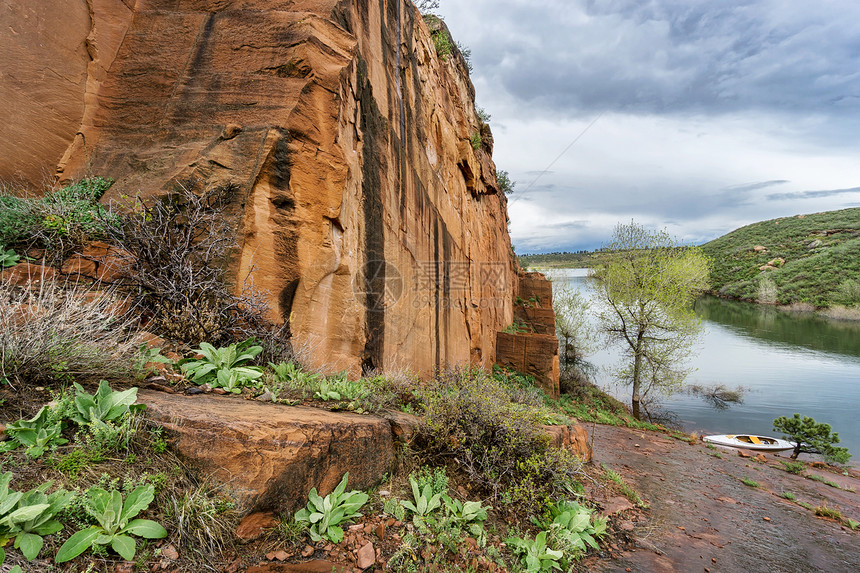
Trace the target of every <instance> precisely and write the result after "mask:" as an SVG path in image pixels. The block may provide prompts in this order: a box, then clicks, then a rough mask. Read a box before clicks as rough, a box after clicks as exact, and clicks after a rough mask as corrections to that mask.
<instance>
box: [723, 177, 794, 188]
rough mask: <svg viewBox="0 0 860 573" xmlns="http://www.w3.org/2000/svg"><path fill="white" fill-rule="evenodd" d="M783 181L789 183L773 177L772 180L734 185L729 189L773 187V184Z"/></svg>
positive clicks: (782, 182) (779, 183)
mask: <svg viewBox="0 0 860 573" xmlns="http://www.w3.org/2000/svg"><path fill="white" fill-rule="evenodd" d="M785 183H790V181H788V180H787V179H774V180H773V181H759V182H757V183H745V184H743V185H735V186H733V187H731V188H730V189H733V190H736V191H757V190H758V189H766V188H768V187H773V186H774V185H783V184H785Z"/></svg>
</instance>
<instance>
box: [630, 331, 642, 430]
mask: <svg viewBox="0 0 860 573" xmlns="http://www.w3.org/2000/svg"><path fill="white" fill-rule="evenodd" d="M643 334H644V333H643V332H642V331H641V330H640V331H639V334H638V335H637V337H636V348H635V350H634V352H635V356H634V357H633V399H632V406H633V417H634V418H636V419H637V420H640V419H641V418H640V417H639V416H640V414H639V376H640V373H641V370H642V336H643Z"/></svg>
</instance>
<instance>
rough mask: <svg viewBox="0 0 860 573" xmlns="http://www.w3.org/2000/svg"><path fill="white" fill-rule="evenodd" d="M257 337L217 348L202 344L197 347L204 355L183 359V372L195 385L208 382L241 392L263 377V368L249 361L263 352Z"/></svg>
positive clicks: (230, 390)
mask: <svg viewBox="0 0 860 573" xmlns="http://www.w3.org/2000/svg"><path fill="white" fill-rule="evenodd" d="M254 342H255V339H253V338H249V339H247V340H245V341H244V342H239V343H233V344H230V345H229V346H227V347H222V348H215V347H214V346H212V345H211V344H209V343H208V342H202V343H200V348H198V349H196V350H195V352H198V353H200V354H202V355H203V358H191V359H186V360H182V361H180V363H179V365H180V368H181V369H182V372H184V373H185V375H186V376H188V378H189V379H190V380H191V381H192V382H194V383H195V384H205V383H208V384H210V385H211V386H212V387H214V388H219V387H221V388H224V389H225V390H227V391H229V392H233V393H236V394H238V393H239V392H241V391H242V387H244V386H248V385H251V384H252V383H254V382H255V381H256V380H258V379H260V378H261V377H262V376H263V369H262V368H260V367H259V366H251V365H249V363H250V362H251V361H252V360H254V358H255V357H256V356H257V355H258V354H260V353H261V352H262V351H263V347H262V346H259V345H255V344H254Z"/></svg>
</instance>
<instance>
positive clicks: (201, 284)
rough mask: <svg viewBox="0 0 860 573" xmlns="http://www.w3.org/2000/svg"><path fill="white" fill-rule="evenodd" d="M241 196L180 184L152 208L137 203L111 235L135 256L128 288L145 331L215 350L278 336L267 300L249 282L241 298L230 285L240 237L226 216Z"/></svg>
mask: <svg viewBox="0 0 860 573" xmlns="http://www.w3.org/2000/svg"><path fill="white" fill-rule="evenodd" d="M236 192H237V189H236V188H235V186H232V185H226V186H221V187H214V188H211V189H208V190H204V191H200V192H196V191H195V184H194V182H188V183H185V184H181V185H178V186H177V188H176V191H175V192H174V193H172V194H170V195H168V196H166V197H164V198H162V199H160V200H158V201H155V202H154V203H152V204H150V205H143V204H142V203H140V202H139V201H138V203H137V205H138V207H137V209H136V211H135V212H134V213H133V214H132V215H130V216H128V217H125V218H124V220H123V224H122V225H121V226H120V228H118V229H116V230H115V232H114V233H113V238H114V240H115V241H116V242H117V243H119V244H120V246H122V247H123V248H124V249H125V250H126V251H127V252H128V253H130V254H131V256H132V259H133V260H132V263H131V268H130V269H129V276H130V279H129V284H128V285H127V286H128V287H129V288H130V290H131V296H132V298H133V300H134V303H135V305H136V306H137V307H138V308H139V309H140V310H141V313H142V314H143V317H144V320H145V321H147V322H146V326H147V329H149V330H152V331H154V332H156V333H157V334H159V335H161V336H164V337H166V338H170V339H173V340H178V341H182V342H187V343H189V344H199V343H200V342H204V341H205V342H209V343H212V344H214V345H216V346H217V345H225V344H229V343H231V342H235V341H237V340H244V339H246V338H248V337H250V336H256V337H257V338H266V336H267V335H268V334H269V333H271V332H272V327H271V325H270V324H269V323H268V322H267V321H266V319H265V315H266V312H267V310H268V307H267V305H266V303H265V300H264V297H263V296H262V294H261V293H259V292H257V291H255V290H254V289H253V287H252V286H251V285H249V284H245V285H243V286H242V288H241V290H240V292H239V294H235V290H234V288H233V286H232V285H230V284H229V281H228V273H227V270H226V268H227V265H228V263H229V259H230V256H231V254H232V251H233V249H234V247H235V246H236V242H235V235H236V233H235V228H234V225H233V224H232V223H231V222H230V221H231V217H229V215H228V214H227V213H226V210H227V208H228V205H229V202H230V199H231V197H232V196H234V195H235V194H236ZM236 290H239V289H236ZM277 339H278V336H277V333H275V334H274V335H272V336H271V342H272V343H275V342H276V341H277Z"/></svg>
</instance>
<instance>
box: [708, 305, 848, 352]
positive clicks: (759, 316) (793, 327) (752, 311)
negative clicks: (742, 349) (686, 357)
mask: <svg viewBox="0 0 860 573" xmlns="http://www.w3.org/2000/svg"><path fill="white" fill-rule="evenodd" d="M696 313H697V314H698V315H699V316H701V317H702V318H703V319H705V320H706V321H708V322H713V323H718V324H721V325H723V326H725V327H726V328H729V329H731V330H732V331H733V332H735V333H737V334H738V336H747V337H751V338H758V339H761V340H766V341H769V342H774V343H779V344H788V345H794V346H801V347H803V348H808V349H810V350H819V351H822V352H836V353H838V354H847V355H848V356H860V328H858V324H857V323H855V322H848V321H833V320H827V319H825V318H822V317H820V316H818V315H816V314H814V313H811V312H803V313H801V312H786V311H783V310H779V309H777V308H774V307H769V306H762V305H758V304H753V303H746V302H736V301H730V300H724V299H720V298H716V297H712V296H706V297H702V298H701V299H699V300H698V301H696Z"/></svg>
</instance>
